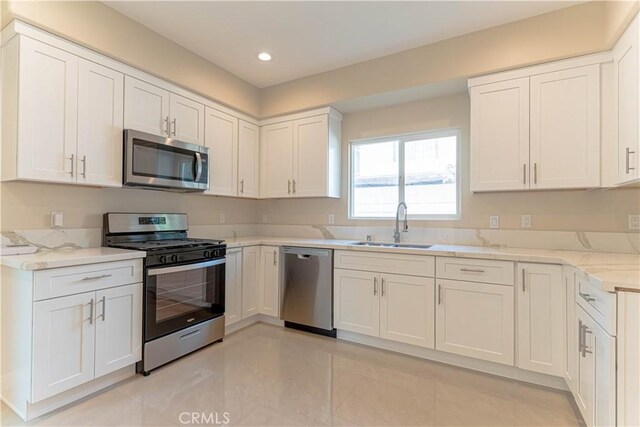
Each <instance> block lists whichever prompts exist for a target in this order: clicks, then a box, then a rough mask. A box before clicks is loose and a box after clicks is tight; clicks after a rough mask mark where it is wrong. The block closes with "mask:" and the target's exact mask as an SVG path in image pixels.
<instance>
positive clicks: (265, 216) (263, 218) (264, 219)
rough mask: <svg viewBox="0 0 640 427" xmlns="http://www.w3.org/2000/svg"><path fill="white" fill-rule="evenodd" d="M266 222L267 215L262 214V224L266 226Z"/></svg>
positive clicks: (267, 220)
mask: <svg viewBox="0 0 640 427" xmlns="http://www.w3.org/2000/svg"><path fill="white" fill-rule="evenodd" d="M267 222H269V217H268V216H267V214H262V223H263V224H266V223H267Z"/></svg>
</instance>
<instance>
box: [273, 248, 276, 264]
mask: <svg viewBox="0 0 640 427" xmlns="http://www.w3.org/2000/svg"><path fill="white" fill-rule="evenodd" d="M276 263H277V260H276V251H275V250H274V251H273V265H276Z"/></svg>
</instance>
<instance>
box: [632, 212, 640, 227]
mask: <svg viewBox="0 0 640 427" xmlns="http://www.w3.org/2000/svg"><path fill="white" fill-rule="evenodd" d="M629 230H640V215H629Z"/></svg>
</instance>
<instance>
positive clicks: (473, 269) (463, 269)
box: [460, 268, 484, 273]
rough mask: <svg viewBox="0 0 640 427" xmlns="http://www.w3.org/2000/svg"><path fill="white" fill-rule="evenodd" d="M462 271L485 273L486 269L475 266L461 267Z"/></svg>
mask: <svg viewBox="0 0 640 427" xmlns="http://www.w3.org/2000/svg"><path fill="white" fill-rule="evenodd" d="M460 271H466V272H467V273H484V270H481V269H479V268H478V269H475V268H461V269H460Z"/></svg>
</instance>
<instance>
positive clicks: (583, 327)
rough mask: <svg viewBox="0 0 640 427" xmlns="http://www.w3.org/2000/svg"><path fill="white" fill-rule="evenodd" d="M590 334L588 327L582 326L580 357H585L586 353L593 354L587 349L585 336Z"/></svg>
mask: <svg viewBox="0 0 640 427" xmlns="http://www.w3.org/2000/svg"><path fill="white" fill-rule="evenodd" d="M591 333H592V332H591V331H590V330H589V327H588V326H587V325H582V357H587V353H588V354H591V353H593V352H592V351H591V350H588V348H587V334H591Z"/></svg>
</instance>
